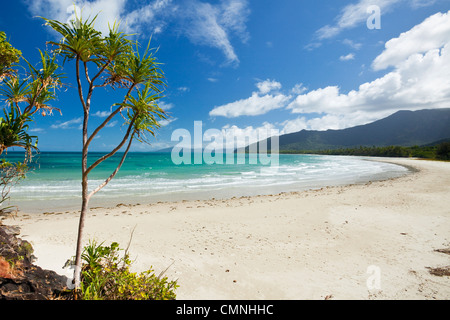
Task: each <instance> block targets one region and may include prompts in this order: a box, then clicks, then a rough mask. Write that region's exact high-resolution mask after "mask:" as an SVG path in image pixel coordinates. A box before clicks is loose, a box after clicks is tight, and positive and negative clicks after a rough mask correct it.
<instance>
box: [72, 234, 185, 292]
mask: <svg viewBox="0 0 450 320" xmlns="http://www.w3.org/2000/svg"><path fill="white" fill-rule="evenodd" d="M122 251H123V254H122ZM131 265H132V261H131V259H130V255H129V253H128V250H123V249H120V248H119V244H118V243H117V242H113V243H111V245H109V246H105V245H103V243H100V244H98V243H97V242H96V241H90V242H89V244H88V245H86V246H85V247H84V249H83V253H82V267H81V283H80V290H79V291H75V292H74V294H76V295H77V297H76V298H77V299H81V300H175V298H176V294H175V290H176V288H177V287H178V285H177V282H176V281H169V280H168V278H167V277H165V276H164V272H162V273H160V274H159V275H156V274H155V273H154V271H153V269H151V268H150V269H149V270H147V271H144V272H141V273H137V272H132V271H131V270H130V267H131Z"/></svg>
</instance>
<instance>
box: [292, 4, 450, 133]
mask: <svg viewBox="0 0 450 320" xmlns="http://www.w3.org/2000/svg"><path fill="white" fill-rule="evenodd" d="M449 15H450V12H449V13H446V14H442V13H438V14H435V15H433V16H431V17H429V18H428V19H426V20H425V21H424V22H422V23H421V24H419V25H417V26H415V27H414V28H412V29H411V30H409V31H408V32H405V33H402V34H401V35H400V36H399V37H398V38H394V39H392V40H390V41H388V42H387V43H386V49H385V50H384V51H383V52H382V53H381V54H380V55H379V56H378V57H377V58H376V59H375V60H374V62H373V68H374V69H375V70H381V69H385V68H387V67H389V66H392V67H393V70H392V71H391V72H388V73H386V74H385V75H384V76H382V77H380V78H378V79H375V80H374V81H371V82H366V83H363V84H361V85H360V86H359V88H358V89H355V90H351V91H349V92H347V93H344V92H341V90H340V88H339V87H338V86H328V87H325V88H318V89H316V90H312V91H309V92H307V93H304V94H301V95H298V96H297V97H295V99H294V100H293V101H292V102H291V103H289V105H288V107H287V108H288V109H289V110H291V112H292V113H294V114H308V113H322V114H324V116H323V117H321V118H317V119H311V120H308V121H300V120H298V119H297V120H292V121H291V122H287V123H285V124H284V125H285V126H286V131H291V130H293V129H292V128H293V127H294V126H296V125H297V128H308V129H316V130H320V129H321V128H331V129H342V128H345V127H349V126H354V125H358V124H364V123H367V122H370V121H374V120H376V119H380V118H382V117H385V116H387V115H389V114H391V113H393V112H396V111H398V110H401V109H406V110H419V109H425V108H430V109H431V108H442V107H450V77H449V75H450V63H449V61H450V27H449V25H450V20H449Z"/></svg>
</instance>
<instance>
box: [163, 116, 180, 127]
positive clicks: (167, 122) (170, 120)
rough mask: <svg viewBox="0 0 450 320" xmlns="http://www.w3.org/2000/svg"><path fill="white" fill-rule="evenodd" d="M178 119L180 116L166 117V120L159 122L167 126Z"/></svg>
mask: <svg viewBox="0 0 450 320" xmlns="http://www.w3.org/2000/svg"><path fill="white" fill-rule="evenodd" d="M177 120H178V118H170V119H164V120H161V121H159V124H160V125H161V126H163V127H165V126H167V125H169V124H171V123H172V122H174V121H177Z"/></svg>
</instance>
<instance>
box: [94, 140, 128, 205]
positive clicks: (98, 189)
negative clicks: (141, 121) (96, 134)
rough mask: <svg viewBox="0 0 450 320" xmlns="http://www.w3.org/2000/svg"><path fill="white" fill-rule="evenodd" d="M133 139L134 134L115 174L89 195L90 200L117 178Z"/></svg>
mask: <svg viewBox="0 0 450 320" xmlns="http://www.w3.org/2000/svg"><path fill="white" fill-rule="evenodd" d="M133 138H134V133H133V134H132V135H131V138H130V141H129V142H128V146H127V149H126V150H125V152H124V154H123V156H122V159H121V160H120V163H119V164H118V165H117V168H116V170H114V172H113V173H112V174H111V175H110V176H109V177H108V179H106V180H105V181H104V182H103V183H102V184H100V185H99V186H98V187H97V188H96V189H95V190H93V191H92V192H91V193H90V194H89V195H88V199H89V198H90V197H92V196H93V195H94V194H96V193H97V192H99V191H100V190H101V189H102V188H103V187H104V186H106V185H107V184H108V183H109V182H110V181H111V180H112V179H113V178H114V177H115V176H116V174H117V172H119V170H120V168H121V167H122V164H123V162H124V161H125V158H126V157H127V154H128V151H129V150H130V147H131V143H132V142H133ZM89 168H90V167H89Z"/></svg>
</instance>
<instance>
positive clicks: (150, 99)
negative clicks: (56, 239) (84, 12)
mask: <svg viewBox="0 0 450 320" xmlns="http://www.w3.org/2000/svg"><path fill="white" fill-rule="evenodd" d="M96 18H97V16H95V17H94V18H93V19H87V20H83V19H82V18H81V17H77V18H76V20H75V21H73V22H71V23H62V22H59V21H57V20H50V19H45V18H43V19H44V20H45V21H46V24H47V25H48V26H50V27H51V28H52V29H53V30H55V31H56V32H57V33H59V34H60V35H61V37H62V39H61V40H60V41H59V42H50V43H51V44H52V45H54V46H55V47H56V53H57V54H58V55H60V56H61V57H63V58H64V61H72V62H73V63H74V67H75V73H76V81H77V92H78V97H79V99H80V103H81V107H82V111H83V125H82V140H83V148H82V158H81V173H82V177H81V179H82V181H81V185H82V192H81V194H82V203H81V212H80V220H79V227H78V239H77V248H76V255H75V272H74V282H75V289H76V290H77V289H79V287H80V271H81V262H82V261H81V254H82V250H83V246H82V243H83V230H84V222H85V217H86V215H87V214H88V211H89V200H90V199H91V197H92V196H93V195H94V194H96V193H97V192H98V191H100V190H101V189H102V188H103V187H105V186H106V185H107V184H108V183H109V181H111V179H113V178H114V177H115V175H116V174H117V172H118V171H119V169H120V167H121V166H122V164H123V162H124V161H125V158H126V156H127V154H128V152H129V150H130V147H131V144H132V142H133V141H134V140H138V141H140V142H146V141H148V140H147V137H148V134H150V135H151V136H154V134H155V130H156V129H158V128H159V127H160V124H159V122H158V121H159V120H161V119H165V118H166V114H165V112H164V111H163V110H162V109H161V108H160V107H158V104H157V101H158V99H159V98H160V97H161V93H162V87H163V86H164V82H163V79H164V76H163V73H162V71H161V70H160V68H159V67H158V66H159V63H157V62H156V58H155V56H154V50H151V49H150V46H149V45H150V42H149V45H148V46H147V48H146V50H145V52H144V53H143V54H141V53H140V52H139V49H140V48H139V44H138V43H137V42H133V41H131V40H130V39H129V37H130V36H129V35H127V34H124V33H123V32H120V31H119V25H118V24H114V25H113V26H110V27H109V34H107V35H105V36H103V35H102V33H101V32H99V31H97V30H96V29H95V28H94V23H95V20H96ZM107 87H109V88H113V89H116V90H117V91H119V92H120V94H121V95H122V98H121V99H120V100H121V101H120V102H118V103H115V104H113V105H112V106H111V110H112V112H111V114H110V115H109V116H108V117H107V118H106V119H105V120H104V121H103V122H102V123H101V124H100V125H99V126H98V127H96V128H95V129H93V130H92V131H90V130H88V124H89V120H90V115H91V113H92V105H91V102H92V96H93V94H94V91H96V90H102V89H103V90H104V89H105V88H107ZM118 94H119V93H118ZM119 116H121V117H122V119H123V125H124V127H125V128H126V130H124V131H125V132H124V134H123V136H122V138H121V140H120V142H119V143H118V144H117V146H116V147H115V148H114V149H113V150H111V151H110V152H109V153H106V154H104V155H103V156H101V157H100V158H98V159H97V160H95V161H94V162H93V163H92V164H90V165H88V154H89V147H90V145H91V143H92V141H93V140H94V138H95V137H96V136H97V135H98V133H99V132H100V131H101V130H102V129H103V128H105V127H106V126H107V125H108V123H109V122H110V121H111V120H112V119H113V118H114V117H119ZM89 132H92V133H89ZM123 147H125V151H124V152H123V154H122V157H121V159H120V161H119V162H118V164H117V167H116V168H115V170H114V171H113V172H112V173H111V174H110V175H109V176H108V177H106V179H105V180H104V182H103V183H101V184H100V185H97V186H96V187H95V188H94V189H93V190H91V191H89V174H90V173H91V172H92V170H94V169H95V168H96V167H97V166H98V165H99V164H100V163H101V162H103V161H105V160H106V159H108V158H110V157H112V156H113V155H115V154H116V153H117V152H118V151H119V150H121V149H122V148H123Z"/></svg>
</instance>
